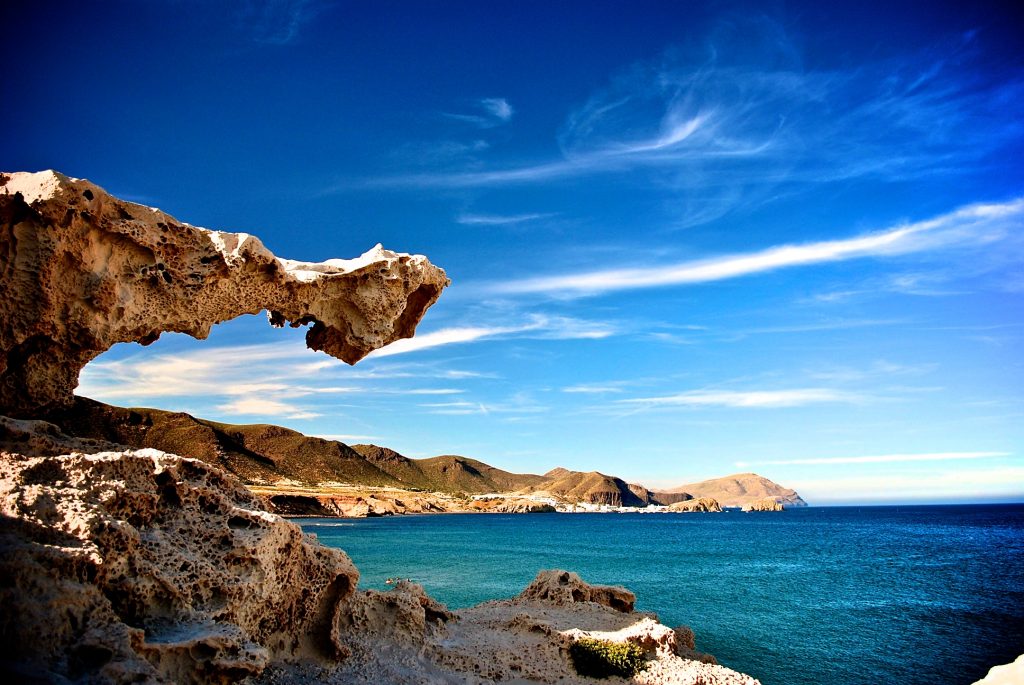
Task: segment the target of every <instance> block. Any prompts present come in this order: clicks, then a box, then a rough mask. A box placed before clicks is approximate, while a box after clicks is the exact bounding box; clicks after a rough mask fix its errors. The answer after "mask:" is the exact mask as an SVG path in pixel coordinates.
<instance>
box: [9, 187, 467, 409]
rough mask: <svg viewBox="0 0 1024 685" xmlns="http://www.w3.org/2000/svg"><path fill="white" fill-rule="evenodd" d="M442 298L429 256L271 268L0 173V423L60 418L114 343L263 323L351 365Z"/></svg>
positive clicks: (205, 236) (150, 216)
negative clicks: (0, 418)
mask: <svg viewBox="0 0 1024 685" xmlns="http://www.w3.org/2000/svg"><path fill="white" fill-rule="evenodd" d="M447 285H448V278H447V276H445V273H444V271H443V270H441V269H439V268H438V267H436V266H434V265H432V264H431V263H430V262H429V261H427V259H426V257H422V256H418V255H408V254H400V253H395V252H390V251H388V250H385V249H383V248H382V247H381V246H380V245H378V246H376V247H375V248H373V249H371V250H370V251H368V252H367V253H366V254H364V255H362V256H361V257H358V258H356V259H352V260H342V259H331V260H327V261H325V262H320V263H304V262H297V261H292V260H288V259H279V258H278V257H275V256H274V255H273V254H272V253H271V252H270V250H268V249H267V248H266V247H264V246H263V243H261V242H260V241H259V239H258V238H256V237H255V236H252V235H249V234H246V233H225V232H221V231H210V230H207V229H204V228H198V227H195V226H191V225H189V224H186V223H182V222H179V221H178V220H176V219H175V218H174V217H171V216H169V215H168V214H165V213H163V212H161V211H159V210H157V209H152V208H150V207H144V206H142V205H138V204H134V203H131V202H125V201H123V200H119V199H117V198H116V197H113V196H111V195H110V194H108V193H107V192H106V191H104V190H103V189H102V188H100V187H99V186H97V185H95V184H93V183H90V182H89V181H85V180H80V179H72V178H68V177H67V176H64V175H62V174H59V173H57V172H54V171H43V172H39V173H22V172H18V173H11V174H0V319H2V320H3V322H4V324H3V326H0V413H2V414H6V415H8V416H14V417H17V418H38V416H40V415H41V414H42V412H43V411H45V410H47V409H52V408H57V407H61V406H67V405H68V404H70V402H71V400H72V391H73V390H74V388H75V387H76V385H77V384H78V374H79V372H80V371H81V370H82V368H83V367H84V366H85V365H86V363H88V362H89V361H90V360H92V359H93V358H95V357H96V356H97V355H99V354H100V353H102V352H103V351H104V350H106V349H108V348H109V347H111V346H112V345H114V344H115V343H119V342H140V343H142V344H144V345H146V344H149V343H152V342H153V341H155V340H156V339H157V338H158V337H160V334H161V333H163V332H167V331H173V332H177V333H187V334H188V335H191V336H193V337H196V338H200V339H203V338H206V337H207V336H208V335H209V332H210V328H211V327H212V326H213V325H214V324H216V323H219V322H221V321H226V320H228V319H233V318H235V317H237V316H241V315H243V314H256V313H259V312H260V311H263V310H266V311H267V312H268V313H269V318H270V323H271V324H273V325H275V326H283V325H284V324H286V323H287V324H290V325H292V326H301V325H307V324H311V327H310V329H309V331H308V332H307V333H306V344H307V345H308V346H309V347H310V348H312V349H314V350H323V351H324V352H326V353H327V354H329V355H331V356H333V357H337V358H339V359H342V360H344V361H346V362H348V363H355V362H356V361H358V360H359V359H362V358H363V357H365V356H366V355H367V354H368V353H369V352H371V351H372V350H374V349H376V348H379V347H382V346H383V345H386V344H388V343H390V342H393V341H394V340H397V339H399V338H408V337H411V336H412V335H413V332H414V331H415V328H416V325H417V324H418V323H419V321H420V319H421V318H422V316H423V314H424V313H425V312H426V310H427V308H428V307H430V306H431V305H432V304H433V303H434V302H435V301H437V298H438V297H439V296H440V294H441V291H442V290H443V289H444V288H445V286H447Z"/></svg>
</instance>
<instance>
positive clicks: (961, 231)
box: [489, 198, 1024, 295]
mask: <svg viewBox="0 0 1024 685" xmlns="http://www.w3.org/2000/svg"><path fill="white" fill-rule="evenodd" d="M1022 223H1024V198H1017V199H1014V200H1010V201H1008V202H1003V203H991V204H974V205H968V206H966V207H961V208H959V209H956V210H954V211H952V212H949V213H948V214H943V215H941V216H938V217H934V218H931V219H927V220H924V221H918V222H914V223H908V224H899V225H897V226H893V227H889V228H886V229H883V230H881V231H877V232H874V233H868V234H865V235H860V236H855V237H851V238H845V239H839V240H825V241H820V242H813V243H803V244H790V245H780V246H776V247H770V248H767V249H764V250H760V251H757V252H747V253H741V254H732V255H724V256H720V257H712V258H708V259H698V260H689V261H685V262H678V263H675V264H666V265H663V266H654V267H651V266H647V267H644V268H615V269H605V270H599V271H590V272H582V273H574V274H568V275H558V276H544V277H538V278H528V279H522V280H518V281H515V280H514V281H504V282H502V283H498V284H494V285H492V286H490V287H489V289H490V290H491V291H493V292H496V293H502V294H529V293H548V294H559V295H566V294H570V295H571V294H575V295H594V294H600V293H605V292H611V291H618V290H630V289H637V288H653V287H664V286H670V285H687V284H696V283H709V282H713V281H721V280H727V279H732V278H740V277H744V276H750V275H754V274H759V273H766V272H770V271H775V270H778V269H784V268H792V267H799V266H809V265H814V264H826V263H829V262H839V261H845V260H850V259H863V258H867V257H893V256H898V255H904V254H910V253H915V252H925V251H930V250H938V249H945V248H950V247H954V246H965V245H983V244H990V243H992V242H995V241H997V240H999V239H1001V238H1002V237H1004V236H1006V235H1008V234H1012V233H1016V232H1018V231H1019V230H1020V228H1021V225H1022Z"/></svg>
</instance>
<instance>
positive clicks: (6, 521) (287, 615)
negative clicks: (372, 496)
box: [0, 422, 359, 682]
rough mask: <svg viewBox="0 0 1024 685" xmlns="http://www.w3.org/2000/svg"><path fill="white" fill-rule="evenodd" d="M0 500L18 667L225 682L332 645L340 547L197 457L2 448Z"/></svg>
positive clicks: (344, 562) (5, 631)
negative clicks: (323, 542) (265, 506)
mask: <svg viewBox="0 0 1024 685" xmlns="http://www.w3.org/2000/svg"><path fill="white" fill-rule="evenodd" d="M32 423H35V424H38V423H41V422H32ZM36 427H38V426H36ZM15 428H17V426H15ZM51 439H55V438H53V437H52V436H51ZM0 514H2V516H0V605H2V606H3V607H4V613H5V621H4V623H3V625H2V626H0V652H2V654H0V660H2V661H3V663H5V664H17V665H19V668H20V669H21V672H22V673H36V674H45V675H44V676H43V677H44V680H59V679H60V678H69V679H78V678H83V679H85V680H90V679H91V680H96V681H100V682H130V681H132V680H133V679H135V678H140V679H143V680H152V681H159V680H163V681H170V682H217V681H231V680H237V679H238V678H241V677H243V676H245V675H250V674H255V673H259V672H260V671H262V670H263V668H264V667H265V666H266V664H267V663H269V662H270V661H271V660H273V659H290V658H296V657H303V656H309V657H319V658H321V659H333V658H335V657H337V656H338V655H339V653H340V652H341V650H342V649H343V648H342V646H341V645H340V644H338V643H337V642H336V641H333V640H332V632H331V627H332V625H333V624H334V621H335V619H336V617H335V612H336V611H337V610H338V607H339V606H340V605H341V603H342V600H345V599H346V598H348V597H349V596H350V595H352V593H353V592H354V591H355V588H356V584H357V581H358V578H359V574H358V572H357V571H356V569H355V567H354V566H353V565H352V563H351V561H350V560H349V559H348V557H347V556H346V555H345V554H344V553H343V552H340V551H338V550H334V549H329V548H326V547H322V546H320V545H318V544H316V543H315V542H314V541H312V540H311V539H309V538H308V537H307V536H305V535H304V534H303V533H302V531H301V529H299V528H298V527H297V526H295V525H293V524H291V523H289V522H288V521H286V520H284V519H282V518H280V517H279V516H276V515H274V514H270V513H268V512H266V511H263V510H262V508H261V507H260V504H259V500H257V499H256V498H255V497H254V496H253V495H252V494H250V493H249V492H248V491H247V490H246V489H245V488H244V487H242V485H241V484H240V483H239V482H238V481H236V480H235V479H234V478H231V477H230V476H228V475H227V474H225V473H224V472H223V471H221V470H219V469H216V468H213V467H210V466H208V465H206V464H204V463H203V462H200V461H197V460H193V459H184V458H182V457H178V456H174V455H168V454H165V453H162V452H159V451H157V450H137V451H124V452H99V453H96V454H81V453H72V454H66V455H62V456H39V457H28V456H24V455H20V454H12V453H10V452H0Z"/></svg>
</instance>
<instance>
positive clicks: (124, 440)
mask: <svg viewBox="0 0 1024 685" xmlns="http://www.w3.org/2000/svg"><path fill="white" fill-rule="evenodd" d="M47 420H48V421H50V422H52V423H55V424H57V425H58V426H60V427H61V428H62V429H63V430H64V431H65V432H68V433H69V434H74V435H77V436H78V437H85V438H99V439H104V440H108V441H110V442H115V443H120V444H124V445H128V446H130V447H134V448H143V447H152V448H155V449H159V450H162V451H165V452H170V453H173V454H182V455H187V456H190V457H194V458H197V459H201V460H203V461H206V462H209V463H211V464H216V465H218V466H220V467H222V468H224V469H226V470H227V471H230V472H231V473H233V474H235V475H236V476H237V477H238V478H239V479H241V480H242V481H243V482H244V483H246V484H247V485H253V486H265V485H273V484H288V485H296V486H307V487H317V486H323V485H332V484H340V483H347V484H355V485H365V486H374V487H395V488H402V489H406V490H422V491H430V492H443V493H449V494H458V495H480V494H488V493H513V492H514V493H520V494H524V495H535V496H550V497H554V498H559V499H562V500H565V501H569V502H585V503H588V504H599V505H610V506H635V507H643V506H646V505H648V504H661V505H670V504H673V503H675V502H682V501H686V500H690V499H693V498H694V497H711V498H714V499H717V500H718V501H719V502H720V503H721V504H722V505H723V506H742V505H744V504H747V503H749V502H752V501H755V500H760V499H764V498H766V497H771V498H774V499H776V500H777V501H779V502H781V503H783V504H785V505H786V506H804V505H806V503H805V502H804V501H803V500H802V499H801V498H800V496H799V495H798V494H797V493H796V492H795V491H793V490H791V489H789V488H785V487H783V486H781V485H778V484H777V483H774V482H772V481H770V480H768V479H767V478H763V477H762V476H758V475H757V474H753V473H745V474H737V475H733V476H727V477H724V478H717V479H714V480H708V481H703V482H700V483H691V484H687V485H682V486H679V487H677V488H672V489H670V490H666V491H654V490H649V489H648V488H645V487H644V486H642V485H637V484H635V483H627V482H625V481H624V480H622V479H621V478H617V477H615V476H611V475H607V474H604V473H599V472H597V471H588V472H583V471H570V470H569V469H565V468H555V469H552V470H551V471H548V472H547V473H545V474H543V475H537V474H530V473H512V472H510V471H504V470H502V469H499V468H496V467H494V466H491V465H489V464H486V463H484V462H482V461H478V460H476V459H470V458H468V457H462V456H457V455H443V456H438V457H431V458H428V459H411V458H409V457H406V456H404V455H402V454H399V453H398V452H396V451H395V450H392V449H390V448H387V447H381V446H379V445H363V444H356V445H346V444H345V443H343V442H339V441H337V440H327V439H324V438H318V437H311V436H307V435H303V434H302V433H299V432H298V431H294V430H291V429H289V428H284V427H281V426H275V425H271V424H245V425H242V424H229V423H220V422H217V421H209V420H206V419H199V418H196V417H194V416H192V415H191V414H186V413H184V412H170V411H164V410H161V409H146V408H131V409H126V408H122V407H116V406H112V405H108V404H104V403H102V402H97V401H95V400H91V399H88V398H84V397H77V398H75V402H74V404H73V405H72V406H71V407H69V408H67V409H63V410H59V411H56V412H53V413H51V414H50V415H49V416H47Z"/></svg>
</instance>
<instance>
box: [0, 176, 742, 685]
mask: <svg viewBox="0 0 1024 685" xmlns="http://www.w3.org/2000/svg"><path fill="white" fill-rule="evenodd" d="M447 283H448V280H447V277H446V276H445V274H444V272H443V271H442V270H440V269H438V268H437V267H435V266H433V265H432V264H430V263H429V262H428V261H427V260H426V258H425V257H420V256H412V255H404V254H399V253H394V252H389V251H387V250H384V249H383V248H380V247H379V246H378V248H375V249H374V250H371V251H370V252H368V253H367V254H365V255H363V256H362V257H360V258H358V259H355V260H328V261H327V262H321V263H316V264H312V263H300V262H294V261H290V260H286V259H281V258H278V257H276V256H274V255H273V254H271V253H270V252H269V251H268V250H267V249H266V248H265V247H264V246H263V245H262V244H261V243H260V242H259V241H258V240H257V239H256V238H254V237H252V236H250V235H247V234H235V233H223V232H219V231H209V230H206V229H200V228H196V227H193V226H190V225H188V224H184V223H181V222H178V221H177V220H175V219H174V218H173V217H170V216H168V215H166V214H164V213H162V212H160V211H159V210H155V209H151V208H148V207H142V206H140V205H136V204H132V203H128V202H124V201H122V200H119V199H117V198H114V197H112V196H110V195H108V194H107V193H106V192H105V191H103V189H102V188H99V187H98V186H96V185H94V184H92V183H89V182H88V181H83V180H78V179H71V178H68V177H66V176H63V175H61V174H58V173H56V172H52V171H50V172H41V173H36V174H29V173H16V174H0V606H2V607H3V615H2V620H0V675H2V676H3V681H4V682H18V683H22V682H24V683H49V682H56V683H68V682H81V683H230V682H236V681H241V680H247V679H248V681H249V682H259V683H307V682H333V683H351V682H362V683H375V684H376V683H482V682H493V681H495V680H506V681H510V682H519V683H526V682H535V683H550V682H556V681H557V682H565V683H583V682H592V680H593V678H592V674H593V671H592V670H589V669H592V668H594V663H593V662H594V660H595V659H596V660H597V662H599V663H598V666H600V668H605V669H607V668H610V667H611V666H613V665H614V664H613V663H612V662H611V661H608V654H611V653H615V654H625V655H626V656H627V657H628V659H627V661H628V663H629V666H630V670H629V674H630V675H629V677H630V679H631V681H632V682H641V683H644V682H646V683H693V684H696V683H742V684H750V683H756V681H755V680H753V679H752V678H750V677H749V676H745V675H742V674H739V673H736V672H734V671H730V670H728V669H726V668H723V667H721V666H718V665H715V664H713V663H709V662H711V661H713V660H712V659H710V658H709V657H707V656H705V655H701V654H698V653H697V652H694V651H693V649H694V644H693V637H692V632H690V631H689V630H688V629H685V628H677V629H671V628H668V627H666V626H663V625H660V624H659V623H658V622H657V620H656V618H655V617H654V616H653V615H651V614H645V613H642V612H636V611H634V608H633V604H634V601H635V598H634V597H633V595H632V593H630V592H629V591H627V590H624V589H622V588H614V587H605V586H592V585H588V584H587V583H585V582H583V581H582V580H580V578H579V577H578V576H576V575H575V574H572V573H568V572H564V571H549V572H543V573H541V574H540V575H539V576H538V577H537V579H536V580H535V581H534V583H532V584H531V585H530V586H529V587H528V588H527V589H526V590H525V591H524V592H523V593H522V594H521V595H519V596H518V597H516V598H513V599H510V600H505V601H501V602H491V603H487V604H484V605H481V606H478V607H474V608H471V609H467V610H464V611H460V612H452V611H449V610H448V609H447V608H445V607H444V606H442V605H440V604H439V603H438V602H436V601H435V600H433V599H431V598H430V597H429V596H427V595H426V593H425V592H424V591H423V589H422V588H421V587H419V586H416V585H413V584H408V583H400V584H399V585H398V586H397V587H396V588H394V589H393V590H391V591H390V592H377V591H373V590H369V591H360V590H359V589H358V581H359V573H358V571H357V570H356V568H355V567H354V566H353V565H352V562H351V561H350V560H349V558H348V556H346V555H345V553H344V552H341V551H339V550H335V549H330V548H326V547H323V546H322V545H320V544H319V543H317V542H316V540H315V539H314V538H313V537H311V536H309V535H306V534H304V533H303V532H302V530H301V529H300V528H299V527H298V526H296V525H294V524H292V523H290V522H288V521H287V520H285V519H284V518H282V517H281V516H278V515H276V514H274V513H271V512H268V511H267V510H266V509H265V508H264V506H263V501H262V500H261V499H259V498H258V497H257V496H255V495H253V494H252V493H251V492H250V491H248V490H247V489H246V488H245V487H244V486H243V484H242V482H241V481H240V480H239V479H238V478H236V477H235V476H233V475H231V474H230V473H228V472H227V471H226V470H224V468H222V467H221V466H219V465H213V464H211V463H207V462H205V461H201V460H199V459H193V458H186V457H183V456H177V455H175V454H171V453H168V452H166V451H161V450H158V449H154V448H143V449H138V448H129V447H126V446H125V445H124V444H123V443H121V442H118V441H117V440H114V439H111V438H112V437H113V436H111V435H109V434H102V433H101V434H89V431H88V430H85V429H86V428H87V426H84V425H82V423H81V422H76V421H74V420H72V421H71V422H70V423H62V424H61V425H60V426H58V425H55V424H54V423H51V422H48V421H43V420H40V419H41V418H42V417H43V416H49V415H52V414H61V413H62V412H67V411H68V410H71V411H72V412H73V411H74V409H75V405H76V402H75V399H74V397H73V395H72V391H73V390H74V388H75V386H76V385H77V382H78V373H79V372H80V370H81V369H82V367H83V366H84V365H85V364H86V363H87V362H88V361H89V360H91V359H93V358H95V357H96V356H97V355H99V354H100V353H101V352H103V351H104V350H106V349H107V348H109V347H110V346H111V345H113V344H115V343H117V342H126V341H137V342H141V343H142V344H148V343H151V342H153V341H154V340H156V339H157V337H159V336H160V334H161V333H162V332H164V331H178V332H184V333H188V334H190V335H193V336H195V337H198V338H203V337H206V335H207V334H208V332H209V330H210V327H211V326H212V325H213V324H215V323H217V322H219V321H223V320H226V319H230V318H233V317H235V316H239V315H241V314H245V313H256V312H258V311H260V310H264V309H265V310H267V311H268V312H269V313H270V322H271V323H272V324H274V325H283V324H284V323H290V324H291V325H300V326H301V325H310V329H309V331H308V333H307V336H306V340H307V344H308V345H309V347H311V348H313V349H316V350H323V351H324V352H326V353H328V354H331V355H333V356H336V357H338V358H340V359H343V360H345V361H348V362H352V363H354V362H355V361H357V360H358V359H360V358H361V357H363V356H364V355H365V354H366V353H368V352H369V351H370V350H372V349H375V348H377V347H380V346H381V345H385V344H387V343H388V342H390V341H393V340H396V339H398V338H401V337H409V336H411V335H412V334H413V332H414V329H415V327H416V325H417V323H418V322H419V320H420V318H421V317H422V316H423V314H424V312H425V311H426V309H427V308H428V307H429V306H430V305H431V304H433V302H434V301H435V300H436V299H437V297H438V296H439V295H440V292H441V290H442V289H443V288H444V287H445V286H446V285H447ZM66 416H67V415H66V414H65V417H66ZM271 428H273V427H271ZM271 432H273V431H271ZM264 437H266V436H265V435H264ZM271 437H272V436H271ZM216 456H217V455H216V452H214V457H216ZM587 637H590V638H599V641H598V642H591V643H588V642H587V641H586V638H587ZM587 644H589V645H590V647H588V648H586V649H590V650H591V651H589V652H587V651H586V649H584V645H587ZM594 645H597V646H596V647H595V646H594ZM580 650H583V651H582V652H581V651H580ZM609 650H611V651H609ZM580 654H587V655H589V656H587V659H589V660H590V661H589V662H587V663H589V666H588V667H587V669H583V667H582V666H581V664H582V663H583V661H581V660H580V659H581V658H582V657H580V656H579V655H580ZM601 659H605V661H601ZM600 668H599V669H598V670H600ZM583 672H586V673H589V674H591V675H581V673H583ZM603 674H604V673H602V675H603ZM604 682H624V681H623V680H622V679H621V678H619V679H617V678H610V679H609V680H608V681H604Z"/></svg>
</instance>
